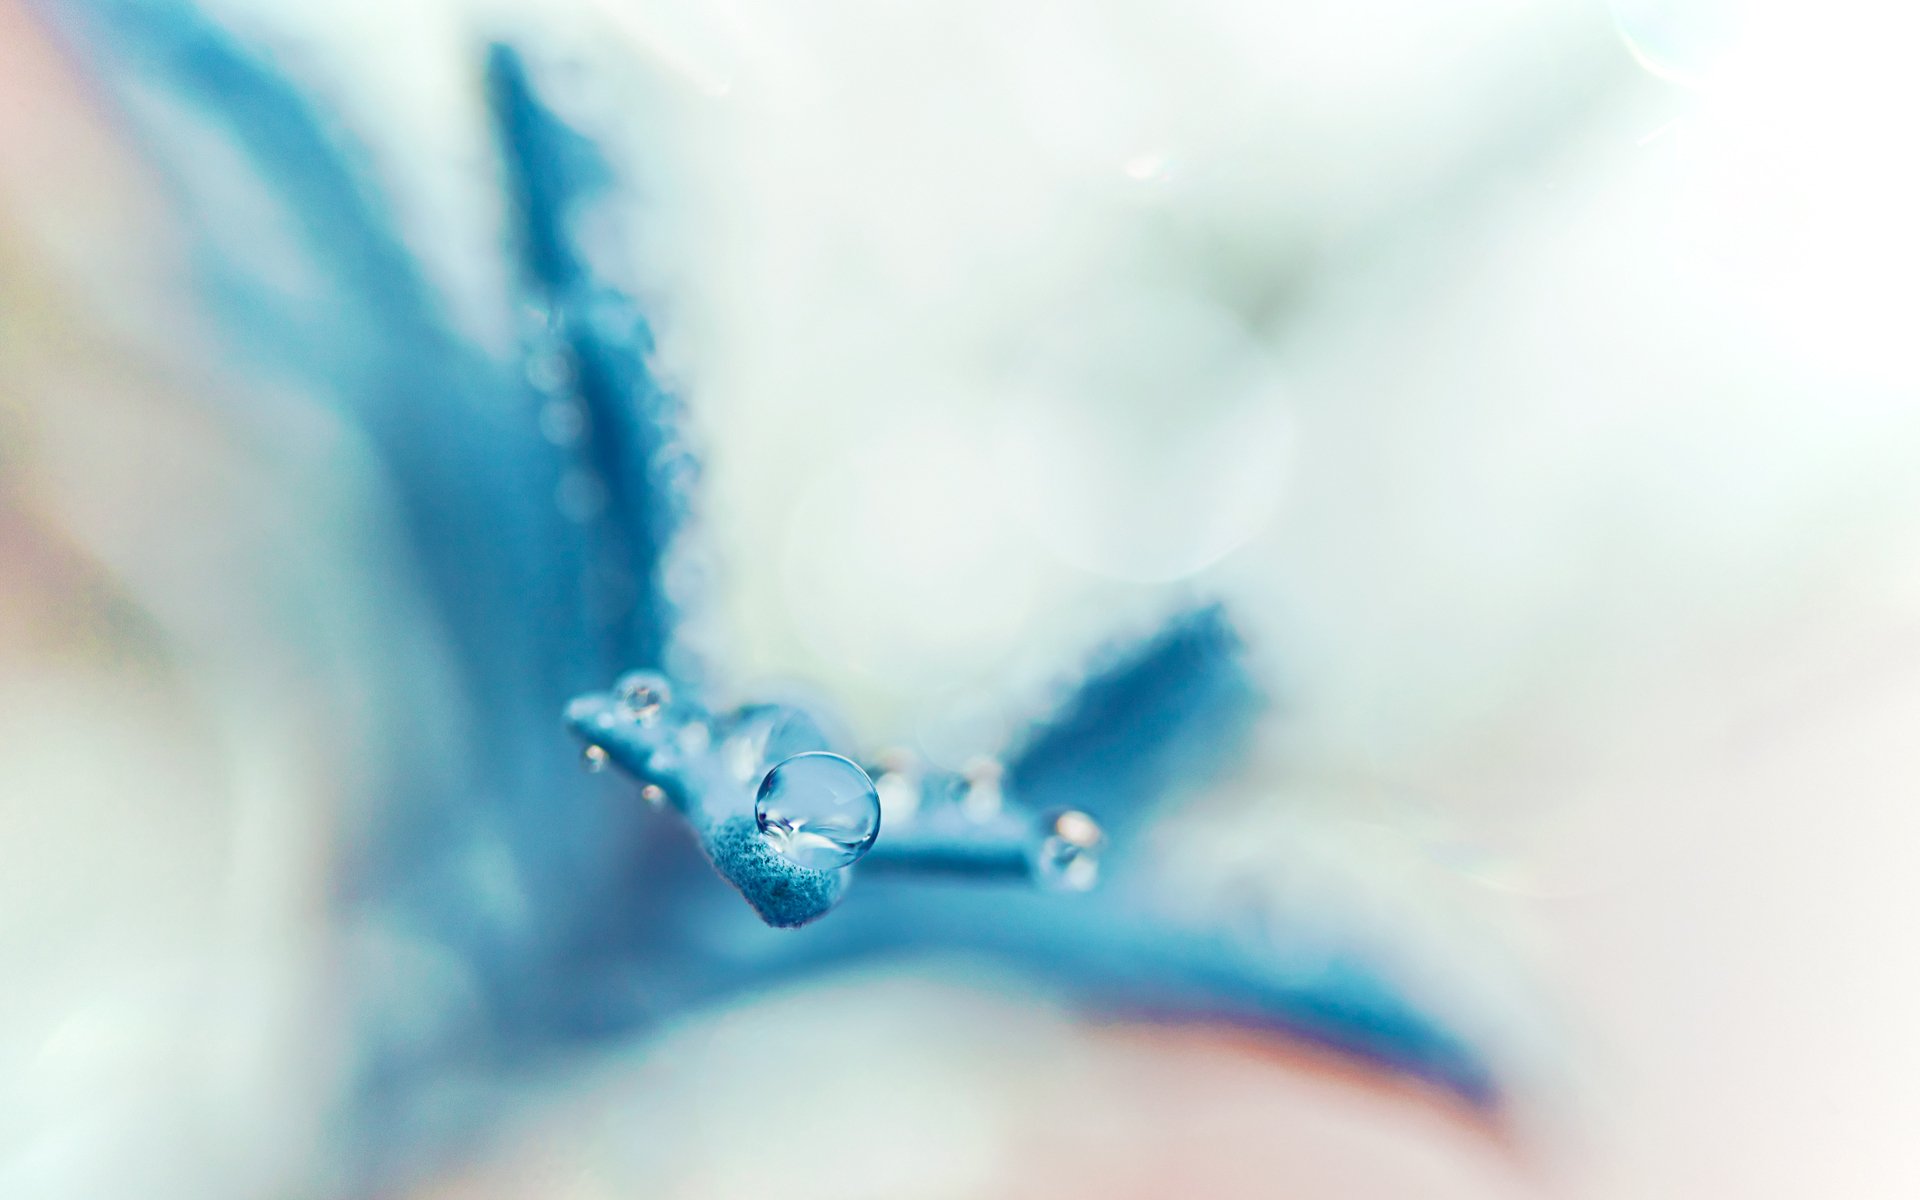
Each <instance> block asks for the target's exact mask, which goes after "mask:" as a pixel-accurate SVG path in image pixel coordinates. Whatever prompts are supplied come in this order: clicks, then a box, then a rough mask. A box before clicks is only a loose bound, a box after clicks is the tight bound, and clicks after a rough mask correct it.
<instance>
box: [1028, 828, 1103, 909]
mask: <svg viewBox="0 0 1920 1200" xmlns="http://www.w3.org/2000/svg"><path fill="white" fill-rule="evenodd" d="M1106 842H1107V835H1106V834H1105V833H1104V832H1103V831H1102V830H1101V828H1100V823H1099V822H1098V821H1095V820H1094V819H1093V818H1092V817H1090V816H1088V815H1087V814H1086V813H1083V812H1079V811H1076V810H1071V809H1070V810H1068V811H1066V812H1063V813H1057V814H1055V815H1054V817H1053V818H1052V819H1051V820H1049V821H1048V822H1047V824H1046V836H1045V837H1044V838H1042V839H1041V841H1040V846H1039V848H1038V849H1037V850H1035V851H1034V856H1033V874H1034V878H1035V880H1037V881H1038V882H1039V883H1040V885H1041V886H1042V887H1047V888H1052V889H1053V890H1055V891H1061V892H1084V891H1087V890H1089V889H1090V888H1092V887H1093V885H1094V884H1095V883H1096V882H1098V880H1099V878H1100V851H1101V849H1102V847H1104V846H1105V845H1106Z"/></svg>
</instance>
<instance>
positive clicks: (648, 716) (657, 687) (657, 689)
mask: <svg viewBox="0 0 1920 1200" xmlns="http://www.w3.org/2000/svg"><path fill="white" fill-rule="evenodd" d="M614 692H615V694H616V695H617V696H618V697H619V700H620V711H621V712H622V713H625V714H626V717H627V719H628V720H630V721H632V722H633V723H634V724H636V725H651V724H653V723H654V722H655V721H657V720H659V719H660V709H661V706H663V705H665V704H666V703H667V702H668V701H669V700H671V699H673V692H672V690H671V689H670V688H669V687H668V686H667V681H666V678H665V677H664V676H662V675H658V674H655V673H654V672H652V671H635V672H634V673H633V674H631V675H626V676H622V677H621V679H620V682H619V683H617V684H615V685H614Z"/></svg>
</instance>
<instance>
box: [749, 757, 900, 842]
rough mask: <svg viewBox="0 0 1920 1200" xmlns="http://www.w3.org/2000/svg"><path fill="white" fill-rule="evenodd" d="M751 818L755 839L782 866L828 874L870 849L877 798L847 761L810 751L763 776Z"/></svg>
mask: <svg viewBox="0 0 1920 1200" xmlns="http://www.w3.org/2000/svg"><path fill="white" fill-rule="evenodd" d="M753 816H754V820H755V821H756V822H758V823H759V826H760V835H761V836H762V837H764V838H766V839H767V842H768V844H769V845H771V846H772V847H773V848H774V849H775V850H778V851H779V852H780V853H781V854H782V855H783V856H785V857H786V858H787V860H788V861H790V862H793V863H796V864H798V865H800V866H803V867H811V868H812V869H814V870H816V871H831V870H834V869H835V868H837V867H844V866H846V865H848V864H849V863H852V862H855V861H856V860H858V859H859V858H860V856H861V855H863V854H865V853H866V852H867V851H868V850H869V849H871V848H872V846H873V839H874V838H876V837H878V836H879V834H880V796H879V793H878V792H876V791H875V790H874V787H873V780H872V779H870V778H868V777H867V773H866V772H865V771H862V770H861V769H860V768H859V767H858V766H857V765H855V764H854V763H853V762H851V761H849V760H848V759H844V758H842V757H840V756H839V755H838V754H829V753H828V752H826V751H825V750H810V751H808V752H806V753H805V754H796V755H794V756H793V757H791V758H788V759H784V760H782V761H781V762H780V764H779V765H778V766H776V767H774V768H773V770H771V771H768V772H767V777H766V778H765V779H762V780H761V781H760V794H759V795H758V796H756V797H755V798H754V802H753Z"/></svg>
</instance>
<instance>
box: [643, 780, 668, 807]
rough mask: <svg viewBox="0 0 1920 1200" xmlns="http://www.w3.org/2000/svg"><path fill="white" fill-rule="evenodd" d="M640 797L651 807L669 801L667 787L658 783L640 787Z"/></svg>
mask: <svg viewBox="0 0 1920 1200" xmlns="http://www.w3.org/2000/svg"><path fill="white" fill-rule="evenodd" d="M640 798H641V799H642V800H645V801H646V802H647V804H648V806H649V807H652V808H660V807H662V806H663V805H665V804H666V802H667V793H666V789H664V788H662V787H661V786H660V785H659V784H657V783H649V784H648V785H647V786H645V787H643V788H641V789H640Z"/></svg>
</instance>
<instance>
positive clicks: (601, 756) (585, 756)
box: [580, 746, 607, 774]
mask: <svg viewBox="0 0 1920 1200" xmlns="http://www.w3.org/2000/svg"><path fill="white" fill-rule="evenodd" d="M580 761H581V762H582V763H584V764H586V768H587V770H589V771H592V772H594V773H595V774H599V773H600V772H601V771H604V770H606V769H607V748H606V747H605V746H588V747H587V748H586V749H585V750H582V751H581V752H580Z"/></svg>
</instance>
